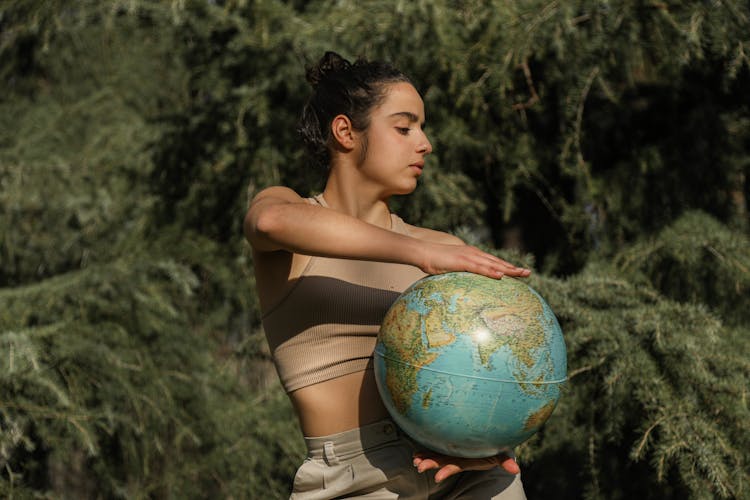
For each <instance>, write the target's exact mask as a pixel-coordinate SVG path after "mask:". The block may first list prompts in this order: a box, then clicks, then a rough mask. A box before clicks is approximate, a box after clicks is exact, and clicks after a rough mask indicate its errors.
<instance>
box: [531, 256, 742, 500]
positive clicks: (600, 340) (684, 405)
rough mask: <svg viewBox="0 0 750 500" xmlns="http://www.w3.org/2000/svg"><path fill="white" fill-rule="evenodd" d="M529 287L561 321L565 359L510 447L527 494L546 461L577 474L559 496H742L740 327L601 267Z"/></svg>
mask: <svg viewBox="0 0 750 500" xmlns="http://www.w3.org/2000/svg"><path fill="white" fill-rule="evenodd" d="M532 285H535V286H536V287H538V289H539V290H540V291H541V293H542V294H543V295H544V296H545V297H546V298H547V299H548V301H549V302H550V305H551V306H552V308H553V309H554V310H555V313H556V314H557V316H558V318H559V320H560V322H561V326H562V328H563V331H564V332H565V338H566V343H567V347H568V359H569V361H570V367H569V382H568V387H567V390H566V392H565V394H564V395H563V397H562V398H561V402H560V405H559V407H558V408H557V410H556V411H555V413H554V415H553V417H552V418H551V419H550V421H549V422H548V424H547V425H546V427H545V429H544V430H543V432H542V433H541V434H540V435H538V436H536V437H535V439H533V440H532V441H530V442H529V443H526V444H525V445H524V447H523V449H522V452H521V459H522V460H529V461H530V462H531V467H530V470H529V471H527V473H526V475H525V478H526V480H525V483H526V484H527V488H528V489H529V490H530V491H531V492H534V491H536V493H537V494H539V495H540V497H543V496H544V495H545V494H548V493H545V492H549V491H550V490H549V489H548V488H550V485H549V484H545V479H546V478H547V477H548V474H549V468H552V469H553V470H554V469H557V473H556V474H555V475H556V476H557V477H562V478H576V477H578V478H581V479H583V480H582V481H572V482H568V483H565V484H564V487H563V490H564V491H565V494H564V496H560V497H559V498H589V499H594V498H602V499H604V498H606V499H615V498H623V499H625V498H686V497H687V498H745V497H746V495H747V494H748V488H750V475H748V472H747V471H748V467H747V464H748V460H750V456H749V455H748V451H747V450H748V449H750V440H749V439H748V436H750V432H748V431H750V428H749V427H748V422H750V408H748V403H747V388H748V387H750V364H749V363H748V361H747V360H748V354H750V352H748V343H747V340H746V339H747V338H748V337H747V336H748V333H750V332H748V330H747V327H746V326H745V327H742V328H735V327H731V326H727V325H724V324H723V323H722V322H721V321H720V320H719V318H717V317H716V316H713V315H712V314H710V313H709V311H708V310H707V309H706V307H705V306H702V305H692V304H680V303H677V302H674V301H671V300H669V299H666V298H663V297H662V296H660V295H659V294H658V293H657V292H656V291H655V290H654V289H652V288H651V287H649V286H648V285H645V284H641V285H634V284H633V283H632V282H629V281H628V280H627V279H626V278H625V277H624V276H623V275H622V274H620V273H618V272H616V271H614V270H613V269H611V268H608V267H607V266H591V267H589V268H587V269H586V270H585V271H584V272H582V273H580V274H578V275H576V276H574V277H571V278H569V279H567V280H565V281H560V280H554V279H551V278H545V277H539V278H536V279H534V280H533V281H532ZM527 454H528V455H527ZM558 480H559V479H558Z"/></svg>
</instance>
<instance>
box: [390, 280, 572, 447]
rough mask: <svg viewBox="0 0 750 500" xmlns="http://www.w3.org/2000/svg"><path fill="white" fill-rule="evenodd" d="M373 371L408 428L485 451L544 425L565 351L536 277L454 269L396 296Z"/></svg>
mask: <svg viewBox="0 0 750 500" xmlns="http://www.w3.org/2000/svg"><path fill="white" fill-rule="evenodd" d="M375 372H376V379H377V381H378V386H379V388H380V390H381V395H382V396H383V400H384V402H385V404H386V407H387V408H388V410H389V412H390V413H391V415H392V416H393V418H394V420H396V422H397V423H398V424H399V426H401V427H402V428H403V429H404V430H405V431H406V432H407V434H409V435H411V437H412V438H414V439H415V440H417V441H418V442H420V443H421V444H423V445H425V446H427V447H429V448H431V449H434V450H436V451H440V452H443V453H448V454H453V455H457V456H472V457H480V456H490V455H494V454H497V453H499V452H501V451H503V450H507V449H509V448H512V447H514V446H516V445H518V444H519V443H521V442H523V441H525V440H526V439H528V438H529V437H530V436H531V435H533V434H534V433H535V432H536V431H537V430H538V429H539V428H540V427H541V426H542V425H543V424H544V422H545V421H546V420H547V419H548V418H549V416H550V415H551V414H552V411H553V410H554V408H555V406H556V404H557V400H558V399H559V390H560V388H559V386H560V384H561V383H562V382H564V381H565V379H566V373H567V359H566V352H565V344H564V340H563V337H562V331H561V330H560V326H559V324H558V322H557V319H556V318H555V315H554V314H553V313H552V310H551V309H550V308H549V305H548V304H547V303H546V302H545V301H544V299H543V298H542V297H541V296H540V295H539V294H538V293H536V292H535V291H534V290H533V289H531V288H530V287H529V286H528V285H526V284H525V283H523V282H522V281H520V280H517V279H513V278H507V277H506V278H503V279H501V280H494V279H491V278H487V277H483V276H479V275H475V274H470V273H448V274H443V275H436V276H428V277H426V278H424V279H422V280H419V281H418V282H416V283H415V284H414V285H412V286H411V287H410V288H409V289H407V290H406V291H405V292H404V293H403V294H402V295H401V296H400V297H399V299H397V300H396V301H395V302H394V304H393V306H392V307H391V309H390V310H389V311H388V313H387V314H386V317H385V318H384V321H383V323H382V325H381V330H380V335H379V337H378V344H377V346H376V349H375Z"/></svg>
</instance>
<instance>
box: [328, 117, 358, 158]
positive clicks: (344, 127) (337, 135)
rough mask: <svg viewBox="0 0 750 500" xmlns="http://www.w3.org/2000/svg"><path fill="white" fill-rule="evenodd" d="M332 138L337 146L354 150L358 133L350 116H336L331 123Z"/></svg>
mask: <svg viewBox="0 0 750 500" xmlns="http://www.w3.org/2000/svg"><path fill="white" fill-rule="evenodd" d="M331 137H332V138H333V140H334V141H335V144H336V145H338V146H340V147H342V148H344V149H347V150H351V149H354V145H355V143H356V132H355V131H354V128H353V127H352V121H351V120H350V119H349V117H348V116H346V115H336V117H335V118H334V119H333V120H332V121H331Z"/></svg>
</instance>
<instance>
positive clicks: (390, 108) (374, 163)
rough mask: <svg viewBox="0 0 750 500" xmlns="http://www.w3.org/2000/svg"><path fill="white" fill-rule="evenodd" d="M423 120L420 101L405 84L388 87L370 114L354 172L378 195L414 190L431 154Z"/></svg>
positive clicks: (409, 86)
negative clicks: (380, 101)
mask: <svg viewBox="0 0 750 500" xmlns="http://www.w3.org/2000/svg"><path fill="white" fill-rule="evenodd" d="M424 120H425V114H424V103H423V102H422V98H421V97H420V95H419V93H418V92H417V90H416V89H415V88H414V87H413V86H412V85H411V84H410V83H405V82H399V83H392V84H389V85H388V89H387V93H386V97H385V99H384V101H383V103H382V104H380V105H379V106H376V107H375V108H373V110H372V111H371V112H370V126H369V127H368V128H367V130H366V131H365V132H363V133H361V140H360V141H359V147H360V151H359V153H360V155H361V158H362V159H361V161H360V162H359V165H358V169H359V172H360V174H361V175H362V176H363V179H364V180H365V181H366V182H370V183H373V185H374V186H378V185H379V186H380V187H381V188H382V192H381V194H382V195H385V196H391V195H394V194H408V193H411V192H412V191H414V189H415V188H416V187H417V179H418V178H419V176H420V175H421V174H422V169H423V168H424V160H425V156H426V155H428V154H430V153H431V152H432V145H431V144H430V141H429V139H427V136H426V135H425V133H424V130H423V129H422V127H423V126H424Z"/></svg>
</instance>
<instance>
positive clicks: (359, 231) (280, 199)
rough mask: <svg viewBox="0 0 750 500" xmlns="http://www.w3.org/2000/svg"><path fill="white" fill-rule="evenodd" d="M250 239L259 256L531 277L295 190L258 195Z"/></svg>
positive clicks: (465, 248)
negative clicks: (375, 222)
mask: <svg viewBox="0 0 750 500" xmlns="http://www.w3.org/2000/svg"><path fill="white" fill-rule="evenodd" d="M244 229H245V236H246V238H247V240H248V241H249V242H250V244H251V245H252V246H253V248H254V249H255V250H256V251H258V252H273V251H277V250H286V251H288V252H293V253H298V254H303V255H314V256H323V257H335V258H344V259H359V260H374V261H380V262H397V263H401V264H410V265H413V266H417V267H419V268H420V269H422V270H423V271H424V272H426V273H428V274H440V273H444V272H449V271H469V272H473V273H477V274H483V275H485V276H490V277H493V278H499V277H501V276H503V275H509V276H527V275H528V273H529V272H528V271H527V270H525V269H521V268H517V267H515V266H513V265H511V264H509V263H507V262H505V261H504V260H502V259H499V258H497V257H495V256H494V255H491V254H488V253H485V252H482V251H481V250H479V249H478V248H475V247H472V246H469V245H464V244H446V243H438V242H434V241H425V240H421V239H417V238H413V237H410V236H406V235H403V234H399V233H396V232H393V231H389V230H387V229H383V228H381V227H378V226H375V225H373V224H369V223H367V222H364V221H362V220H359V219H357V218H356V217H352V216H349V215H347V214H343V213H341V212H337V211H335V210H332V209H329V208H324V207H320V206H317V205H311V204H309V203H307V202H306V201H305V200H304V199H303V198H302V197H300V196H299V195H298V194H297V193H295V192H294V191H292V190H291V189H288V188H285V187H272V188H268V189H265V190H263V191H261V192H260V193H258V195H257V196H256V197H255V198H254V199H253V201H252V203H251V204H250V208H249V210H248V212H247V215H246V217H245V223H244Z"/></svg>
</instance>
